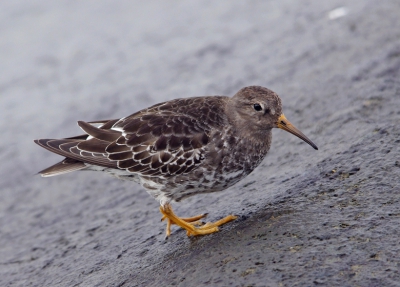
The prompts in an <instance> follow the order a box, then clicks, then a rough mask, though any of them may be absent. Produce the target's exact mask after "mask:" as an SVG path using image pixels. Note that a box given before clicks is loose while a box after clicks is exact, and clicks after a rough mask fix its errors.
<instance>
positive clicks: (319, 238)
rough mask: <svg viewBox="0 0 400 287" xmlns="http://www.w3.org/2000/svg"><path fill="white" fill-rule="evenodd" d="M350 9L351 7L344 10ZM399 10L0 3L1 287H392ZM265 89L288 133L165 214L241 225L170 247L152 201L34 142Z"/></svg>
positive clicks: (399, 278) (398, 210)
mask: <svg viewBox="0 0 400 287" xmlns="http://www.w3.org/2000/svg"><path fill="white" fill-rule="evenodd" d="M343 3H345V6H343V5H344V4H343ZM399 15H400V3H399V1H396V0H393V1H389V0H382V1H373V0H365V1H355V0H353V1H345V2H343V1H339V0H332V1H317V0H304V1H293V0H292V1H291V0H283V1H252V2H232V1H196V2H194V1H190V2H189V1H187V2H183V1H182V2H167V1H166V2H161V1H146V2H143V1H142V2H140V3H139V2H133V1H118V2H117V3H116V2H114V1H102V2H101V3H100V2H95V1H91V2H89V1H85V2H83V1H73V2H71V1H40V2H34V1H18V2H17V1H3V2H1V3H0V35H1V37H0V51H1V53H0V57H1V63H2V64H1V65H0V70H1V73H0V105H1V115H0V119H1V121H0V129H1V131H2V141H1V144H0V160H1V163H2V164H1V166H0V285H1V286H170V285H175V286H317V285H326V286H399V284H400V283H399V282H400V271H399V270H400V245H399V238H400V231H399V226H400V124H399V123H400V22H399V21H398V18H399ZM248 85H262V86H266V87H268V88H270V89H272V90H274V91H276V92H277V93H278V94H279V95H280V96H281V98H282V101H283V106H284V111H285V115H286V116H287V118H288V119H289V120H290V121H291V122H292V123H294V124H295V125H296V126H297V127H298V128H300V129H301V130H302V131H303V132H304V133H305V134H306V135H308V136H309V137H310V138H311V139H312V140H313V141H315V142H316V143H317V145H318V146H319V148H320V150H319V151H317V152H316V151H314V150H313V149H312V148H310V147H309V146H308V145H307V144H305V143H303V142H302V141H301V140H299V139H297V138H295V137H294V136H292V135H290V134H287V133H285V132H283V131H281V130H276V131H274V134H273V145H272V148H271V151H270V153H269V155H268V156H267V157H266V159H265V160H264V162H263V163H262V164H261V165H260V166H259V168H258V169H257V170H255V171H254V172H253V173H252V174H251V175H250V176H248V177H247V178H246V179H245V180H243V181H242V182H240V183H238V184H237V185H236V186H234V187H233V188H230V189H229V190H227V191H224V192H220V193H216V194H206V195H200V196H195V197H192V198H189V199H188V200H186V201H184V202H182V203H181V204H176V205H175V210H176V212H177V213H178V214H180V215H187V216H189V215H194V214H198V213H202V212H209V219H210V220H216V219H218V218H221V217H223V216H225V215H227V214H229V213H234V214H237V215H239V219H238V220H236V221H235V222H233V223H231V224H229V225H226V226H224V227H223V228H222V230H221V231H220V232H219V233H217V234H214V235H211V236H205V237H197V238H187V237H186V235H185V233H184V232H183V231H181V230H177V229H176V228H175V229H174V232H173V234H172V236H171V238H170V239H168V241H164V228H165V224H164V223H160V222H159V220H160V214H159V212H158V203H157V202H156V201H154V200H153V199H152V198H151V197H150V196H148V194H147V193H146V192H145V191H144V190H143V189H142V188H140V187H139V186H137V185H135V184H133V183H129V182H121V181H118V180H116V179H113V178H111V177H108V176H106V175H103V174H97V173H94V172H76V173H73V174H67V175H64V176H58V177H53V178H41V177H39V176H34V175H33V174H34V173H36V172H38V171H39V170H41V169H43V168H45V167H47V166H48V165H51V164H53V163H55V162H56V161H58V160H60V157H58V156H56V155H52V154H50V153H48V152H47V151H45V150H44V149H41V148H40V147H38V146H36V145H35V144H34V143H33V141H32V140H33V139H35V138H46V137H51V138H57V137H65V136H73V135H76V134H79V133H80V130H79V128H78V127H77V126H76V125H75V122H76V121H77V120H84V121H90V120H98V119H107V118H110V119H111V118H116V117H122V116H126V115H129V114H131V113H133V112H135V111H137V110H139V109H141V108H144V107H146V106H148V105H151V104H155V103H157V102H160V101H164V100H168V99H173V98H177V97H187V96H199V95H215V94H225V95H233V94H234V93H235V92H236V91H237V90H238V89H239V88H241V87H243V86H248Z"/></svg>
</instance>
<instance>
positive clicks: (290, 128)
mask: <svg viewBox="0 0 400 287" xmlns="http://www.w3.org/2000/svg"><path fill="white" fill-rule="evenodd" d="M277 126H278V128H280V129H283V130H285V131H287V132H289V133H291V134H294V135H295V136H297V137H299V138H301V139H302V140H303V141H305V142H306V143H308V144H309V145H310V146H312V147H313V148H314V149H316V150H318V147H317V146H316V145H315V143H313V142H312V141H311V140H310V139H309V138H308V137H306V136H305V135H304V134H303V133H302V132H301V131H300V130H298V129H297V128H296V127H295V126H294V125H292V123H291V122H289V121H288V119H287V118H286V117H285V115H284V114H282V115H281V116H280V117H279V119H278V122H277Z"/></svg>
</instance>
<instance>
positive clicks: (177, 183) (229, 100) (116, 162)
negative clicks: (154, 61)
mask: <svg viewBox="0 0 400 287" xmlns="http://www.w3.org/2000/svg"><path fill="white" fill-rule="evenodd" d="M78 125H79V126H80V127H81V129H82V130H83V131H84V132H85V134H84V135H81V136H76V137H71V138H64V139H39V140H35V143H37V144H38V145H40V146H42V147H44V148H45V149H47V150H49V151H51V152H53V153H56V154H59V155H62V156H64V157H65V159H64V160H63V161H61V162H59V163H57V164H55V165H53V166H51V167H49V168H46V169H44V170H42V171H41V172H39V173H40V174H41V175H42V176H44V177H48V176H54V175H59V174H64V173H68V172H72V171H76V170H93V171H102V172H107V173H109V174H111V175H113V176H115V177H118V178H120V179H124V180H131V181H135V182H137V183H140V184H141V185H142V186H143V187H144V188H145V189H146V190H147V192H148V193H149V194H150V195H152V196H153V197H154V198H155V199H156V200H158V201H159V202H160V211H161V213H162V220H166V221H167V228H166V236H167V237H168V236H169V235H170V234H171V224H176V225H178V226H180V227H181V228H183V229H185V230H186V231H187V235H188V236H190V235H193V236H195V235H205V234H210V233H214V232H216V231H218V226H220V225H222V224H225V223H227V222H229V221H232V220H234V219H236V216H234V215H228V216H227V217H225V218H223V219H221V220H219V221H217V222H213V223H210V222H209V223H206V224H203V223H202V222H201V219H202V218H203V217H205V216H206V214H201V215H197V216H193V217H188V218H181V217H178V216H177V215H176V214H175V213H174V212H173V210H172V207H171V202H172V201H180V200H182V199H184V198H186V197H189V196H192V195H196V194H200V193H209V192H216V191H221V190H224V189H226V188H228V187H230V186H232V185H234V184H235V183H237V182H238V181H240V180H241V179H243V178H244V177H246V176H247V175H248V174H249V173H250V172H252V171H253V170H254V169H255V168H256V167H257V166H258V165H259V164H260V163H261V161H262V160H263V159H264V157H265V155H266V154H267V152H268V150H269V148H270V146H271V139H272V134H271V130H272V128H280V129H283V130H285V131H288V132H290V133H292V134H294V135H296V136H297V137H299V138H301V139H302V140H304V141H305V142H307V143H308V144H310V145H311V146H312V147H313V148H314V149H318V148H317V146H316V145H315V144H314V143H313V142H312V141H311V140H309V139H308V138H307V137H306V136H305V135H304V134H303V133H302V132H301V131H299V130H298V129H297V128H296V127H294V126H293V125H292V124H291V123H290V122H289V121H288V120H287V119H286V117H285V116H284V114H283V113H282V105H281V100H280V98H279V96H278V95H277V94H276V93H274V92H273V91H271V90H269V89H267V88H263V87H259V86H250V87H245V88H242V89H241V90H240V91H239V92H237V93H236V95H234V96H233V97H226V96H208V97H193V98H183V99H175V100H171V101H167V102H163V103H160V104H156V105H154V106H151V107H149V108H146V109H143V110H141V111H139V112H136V113H134V114H132V115H130V116H127V117H124V118H121V119H114V120H103V121H95V122H89V123H87V122H83V121H79V122H78Z"/></svg>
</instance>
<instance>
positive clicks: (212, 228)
mask: <svg viewBox="0 0 400 287" xmlns="http://www.w3.org/2000/svg"><path fill="white" fill-rule="evenodd" d="M160 212H161V213H162V215H163V216H162V218H161V221H163V220H164V219H167V229H166V237H165V238H168V237H169V236H170V235H171V224H176V225H178V226H179V227H181V228H183V229H185V230H186V234H187V236H191V235H193V236H197V235H206V234H210V233H214V232H217V231H218V226H220V225H222V224H225V223H228V222H230V221H232V220H235V219H236V218H237V216H234V215H228V216H227V217H225V218H223V219H221V220H218V221H216V222H208V223H206V224H203V223H202V222H201V221H200V219H202V218H204V217H206V216H207V213H205V214H200V215H196V216H193V217H187V218H182V217H178V216H177V215H176V214H175V213H174V212H173V211H172V207H171V205H170V204H168V203H167V204H165V205H164V206H160Z"/></svg>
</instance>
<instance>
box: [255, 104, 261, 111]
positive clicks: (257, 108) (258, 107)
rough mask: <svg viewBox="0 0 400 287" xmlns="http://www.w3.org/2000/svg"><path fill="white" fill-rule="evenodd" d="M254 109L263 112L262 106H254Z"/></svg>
mask: <svg viewBox="0 0 400 287" xmlns="http://www.w3.org/2000/svg"><path fill="white" fill-rule="evenodd" d="M253 107H254V109H255V110H256V111H261V110H262V107H261V106H260V104H254V106H253Z"/></svg>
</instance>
